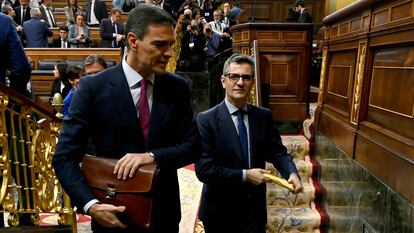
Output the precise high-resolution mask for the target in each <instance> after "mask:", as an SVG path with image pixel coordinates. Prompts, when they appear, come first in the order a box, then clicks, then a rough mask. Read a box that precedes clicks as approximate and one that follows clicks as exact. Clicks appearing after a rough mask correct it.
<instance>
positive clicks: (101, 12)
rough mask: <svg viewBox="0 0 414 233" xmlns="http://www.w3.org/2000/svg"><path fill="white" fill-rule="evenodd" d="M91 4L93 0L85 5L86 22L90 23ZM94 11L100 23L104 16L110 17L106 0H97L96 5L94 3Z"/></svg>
mask: <svg viewBox="0 0 414 233" xmlns="http://www.w3.org/2000/svg"><path fill="white" fill-rule="evenodd" d="M91 6H92V1H91V0H89V1H88V2H87V3H86V6H85V9H86V10H85V12H86V19H85V20H86V24H88V23H89V20H90V18H91ZM93 10H94V12H95V17H96V19H97V20H98V21H99V23H100V22H101V20H102V19H104V18H108V10H107V9H106V5H105V2H103V1H101V0H95V5H94V9H93Z"/></svg>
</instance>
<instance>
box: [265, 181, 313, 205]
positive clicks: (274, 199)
mask: <svg viewBox="0 0 414 233" xmlns="http://www.w3.org/2000/svg"><path fill="white" fill-rule="evenodd" d="M314 200H315V188H314V187H313V185H311V184H309V183H303V192H301V193H298V194H293V193H291V192H290V191H289V190H287V189H286V188H282V187H281V186H279V185H277V184H274V183H268V184H267V192H266V204H267V205H268V207H278V208H289V207H295V208H298V207H303V208H309V207H310V206H311V203H312V202H313V201H314Z"/></svg>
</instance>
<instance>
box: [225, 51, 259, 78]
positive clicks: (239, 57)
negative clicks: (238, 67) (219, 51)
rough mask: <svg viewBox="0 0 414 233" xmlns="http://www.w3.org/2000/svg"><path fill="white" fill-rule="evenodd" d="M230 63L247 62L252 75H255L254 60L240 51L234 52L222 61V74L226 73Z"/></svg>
mask: <svg viewBox="0 0 414 233" xmlns="http://www.w3.org/2000/svg"><path fill="white" fill-rule="evenodd" d="M231 63H236V64H248V65H250V68H251V70H252V74H251V75H252V76H253V77H254V76H255V71H254V61H253V58H252V57H251V56H247V55H244V54H240V53H235V54H233V55H231V56H230V57H229V58H228V59H227V60H226V62H225V63H224V67H223V75H227V73H228V72H229V68H230V64H231Z"/></svg>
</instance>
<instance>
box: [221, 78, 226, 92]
mask: <svg viewBox="0 0 414 233" xmlns="http://www.w3.org/2000/svg"><path fill="white" fill-rule="evenodd" d="M220 81H221V85H222V86H223V89H226V86H225V85H224V82H225V81H226V77H224V75H222V76H221V77H220Z"/></svg>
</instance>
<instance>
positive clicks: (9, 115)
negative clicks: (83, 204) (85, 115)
mask: <svg viewBox="0 0 414 233" xmlns="http://www.w3.org/2000/svg"><path fill="white" fill-rule="evenodd" d="M61 122H62V121H61V119H59V118H58V117H56V116H54V115H53V114H51V113H50V112H48V111H47V110H45V109H43V108H42V107H40V106H38V105H36V104H35V103H34V102H32V101H30V100H29V99H27V98H25V97H24V96H23V95H21V94H19V93H17V92H16V91H14V90H12V89H10V88H8V87H6V86H5V85H4V84H2V83H0V150H1V160H0V181H1V190H0V203H1V207H2V212H7V213H9V215H8V219H7V221H8V224H9V226H11V227H13V226H19V223H21V222H22V220H23V217H25V218H24V219H25V221H27V220H28V221H29V222H30V223H29V224H32V225H39V223H40V214H41V213H56V214H58V215H59V217H58V221H57V224H59V225H72V232H76V218H75V213H74V211H73V209H72V208H71V205H70V200H69V198H68V197H67V195H66V194H65V193H64V191H63V189H62V188H61V186H60V184H59V182H58V180H57V178H56V175H55V173H54V171H53V168H52V164H51V163H52V158H53V154H54V151H55V147H56V142H57V136H58V134H59V130H60V127H61ZM26 224H27V223H26Z"/></svg>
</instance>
